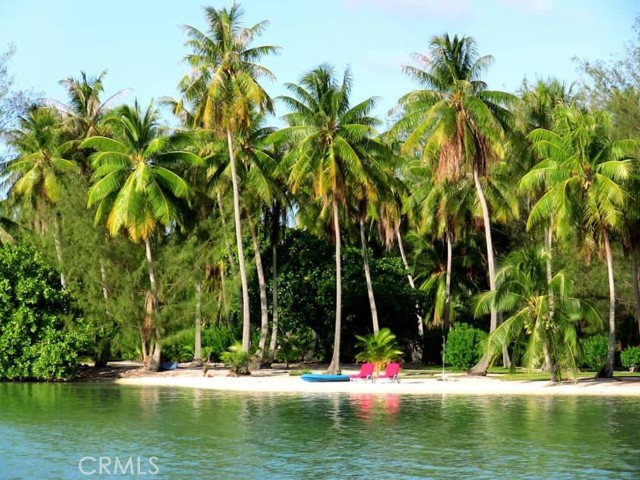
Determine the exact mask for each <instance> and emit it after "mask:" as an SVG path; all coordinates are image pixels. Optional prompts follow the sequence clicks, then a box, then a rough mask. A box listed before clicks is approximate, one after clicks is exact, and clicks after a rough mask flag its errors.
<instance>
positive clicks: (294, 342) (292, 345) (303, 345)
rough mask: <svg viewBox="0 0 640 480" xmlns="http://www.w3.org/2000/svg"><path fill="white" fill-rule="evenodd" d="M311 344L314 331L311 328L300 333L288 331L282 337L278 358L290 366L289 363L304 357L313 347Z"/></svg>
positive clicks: (277, 353) (277, 352)
mask: <svg viewBox="0 0 640 480" xmlns="http://www.w3.org/2000/svg"><path fill="white" fill-rule="evenodd" d="M311 344H312V332H311V330H310V329H308V328H307V329H304V330H302V331H301V332H299V333H298V334H293V333H292V332H287V333H286V334H284V335H282V336H281V337H280V341H279V348H278V350H277V351H276V360H278V361H279V362H284V363H285V364H286V366H287V368H289V363H291V362H297V361H300V360H302V359H303V358H304V355H305V353H306V352H307V351H308V350H309V349H310V348H311Z"/></svg>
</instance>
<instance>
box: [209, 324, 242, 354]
mask: <svg viewBox="0 0 640 480" xmlns="http://www.w3.org/2000/svg"><path fill="white" fill-rule="evenodd" d="M239 335H240V331H239V329H238V328H237V327H235V326H225V325H212V326H211V327H208V328H205V329H203V330H202V348H203V352H202V353H203V355H202V357H203V360H212V361H214V362H215V361H224V359H223V358H222V355H223V354H224V352H225V351H226V350H227V346H229V345H231V344H233V343H234V341H235V339H236V338H238V336H239ZM205 349H206V350H205Z"/></svg>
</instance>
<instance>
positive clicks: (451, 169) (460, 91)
mask: <svg viewBox="0 0 640 480" xmlns="http://www.w3.org/2000/svg"><path fill="white" fill-rule="evenodd" d="M414 58H415V59H416V61H417V62H418V63H419V64H421V65H422V66H424V67H426V68H427V70H424V69H422V68H419V67H415V66H405V67H404V71H405V73H407V74H408V75H409V76H411V77H412V78H414V79H415V80H417V81H418V82H419V83H420V84H421V85H423V86H424V87H425V88H424V89H422V90H416V91H413V92H410V93H409V94H407V95H405V96H404V97H403V98H401V99H400V107H401V109H402V113H403V117H402V118H401V120H400V121H399V122H398V124H397V125H396V126H395V129H396V130H399V131H405V132H407V136H406V139H405V142H404V145H403V151H404V152H421V156H422V158H423V159H437V163H438V170H437V172H438V177H439V178H440V179H443V178H449V179H451V180H453V181H455V180H457V179H458V178H460V177H461V176H465V175H467V174H468V173H471V174H472V176H473V182H474V185H475V189H476V194H477V196H478V201H479V203H480V206H481V209H482V217H483V222H484V230H485V238H486V243H487V267H488V270H489V286H490V289H491V291H495V289H496V281H495V260H494V252H493V241H492V236H491V219H490V215H489V207H488V204H487V200H486V198H485V194H484V190H483V187H482V182H481V177H483V176H485V175H487V174H489V173H490V168H489V167H490V163H491V162H492V161H495V160H499V159H500V158H502V157H503V156H504V152H505V149H504V143H505V136H506V132H507V130H508V129H509V126H510V123H511V114H510V113H509V111H508V110H507V108H506V107H508V106H509V105H510V104H513V103H514V102H515V100H516V99H515V97H514V96H512V95H510V94H507V93H504V92H498V91H490V90H487V85H486V83H485V82H484V81H482V79H481V77H482V74H483V73H485V72H486V70H487V69H488V67H489V66H490V65H491V63H492V60H493V58H492V57H491V56H489V55H487V56H482V57H480V56H478V51H477V47H476V42H475V40H474V39H473V38H472V37H458V36H457V35H456V36H454V37H453V38H451V37H449V35H447V34H445V35H443V36H436V37H433V38H432V39H431V41H430V43H429V55H428V56H427V55H421V54H414ZM496 326H497V310H496V308H492V309H491V324H490V331H492V332H493V331H494V330H495V328H496ZM487 367H488V360H487V359H486V358H484V357H483V359H482V360H481V361H480V362H479V364H478V365H476V367H474V369H473V370H472V373H476V374H484V373H486V370H487Z"/></svg>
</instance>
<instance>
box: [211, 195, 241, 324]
mask: <svg viewBox="0 0 640 480" xmlns="http://www.w3.org/2000/svg"><path fill="white" fill-rule="evenodd" d="M216 195H217V197H218V209H219V210H220V220H221V222H222V238H223V239H224V244H225V246H226V247H227V258H228V259H229V268H230V269H231V274H232V275H233V277H234V278H236V262H235V260H234V259H233V250H232V249H231V243H229V238H228V237H227V221H226V220H225V215H224V209H223V206H222V198H220V192H217V193H216ZM223 274H224V273H223ZM223 283H224V279H223ZM243 305H244V302H243V301H242V287H240V290H239V291H238V306H239V307H240V310H242V311H244V307H243ZM229 315H230V312H229V310H228V309H226V311H225V319H226V322H227V326H229V323H230V322H229Z"/></svg>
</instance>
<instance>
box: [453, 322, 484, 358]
mask: <svg viewBox="0 0 640 480" xmlns="http://www.w3.org/2000/svg"><path fill="white" fill-rule="evenodd" d="M486 339H487V334H486V333H485V332H483V331H482V330H478V329H477V328H473V327H472V326H471V325H469V324H467V323H457V324H456V325H454V326H453V327H452V328H451V330H449V336H448V337H447V344H446V345H447V350H446V352H447V353H446V363H447V364H449V365H451V366H453V367H456V368H460V369H462V370H469V369H470V368H471V367H473V366H474V365H475V364H476V363H477V362H478V360H480V357H482V352H483V349H484V345H485V342H486Z"/></svg>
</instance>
